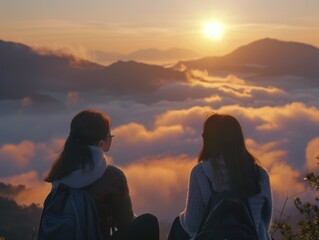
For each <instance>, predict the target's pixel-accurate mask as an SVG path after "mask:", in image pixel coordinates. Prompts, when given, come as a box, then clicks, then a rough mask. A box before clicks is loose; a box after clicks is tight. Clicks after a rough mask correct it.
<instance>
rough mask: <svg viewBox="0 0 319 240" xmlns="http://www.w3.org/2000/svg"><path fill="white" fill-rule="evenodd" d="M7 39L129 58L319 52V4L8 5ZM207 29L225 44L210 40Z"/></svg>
mask: <svg viewBox="0 0 319 240" xmlns="http://www.w3.org/2000/svg"><path fill="white" fill-rule="evenodd" d="M0 4H1V8H0V30H1V31H0V39H3V40H8V41H9V40H10V41H17V42H22V43H26V44H28V45H31V46H34V47H48V48H52V49H72V50H73V52H77V53H78V54H80V53H81V52H87V51H91V50H103V51H108V52H121V53H129V52H132V51H135V50H138V49H144V48H158V49H161V50H164V49H169V48H173V47H182V48H187V49H192V50H194V51H196V52H198V53H199V54H202V55H224V54H227V53H229V52H230V51H232V50H233V49H235V48H237V47H238V46H240V45H243V44H247V43H249V42H251V41H254V40H257V39H260V38H265V37H269V38H277V39H281V40H289V41H298V42H304V43H308V44H312V45H315V46H319V17H318V14H317V13H318V9H319V2H318V1H316V0H305V1H299V0H292V1H291V0H281V1H275V0H269V1H255V0H236V1H229V0H228V1H214V0H200V1H195V0H190V1H182V0H162V1H147V0H134V1H130V0H118V1H101V0H91V1H83V0H69V1H62V0H57V1H50V0H28V1H25V0H16V1H9V0H1V1H0ZM205 22H218V23H220V24H222V26H223V34H222V37H221V38H220V39H219V40H217V39H210V38H207V37H205V34H204V33H203V25H204V23H205Z"/></svg>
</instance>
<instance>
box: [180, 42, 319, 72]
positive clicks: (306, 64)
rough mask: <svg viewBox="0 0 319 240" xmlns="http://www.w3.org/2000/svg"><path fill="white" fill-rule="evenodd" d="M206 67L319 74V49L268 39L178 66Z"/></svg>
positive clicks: (228, 69)
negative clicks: (228, 52) (217, 55)
mask: <svg viewBox="0 0 319 240" xmlns="http://www.w3.org/2000/svg"><path fill="white" fill-rule="evenodd" d="M181 65H184V66H186V67H188V68H196V69H206V70H207V71H209V72H211V73H214V72H218V71H228V72H255V73H259V74H262V75H285V74H287V75H297V76H304V77H318V76H319V49H318V48H317V47H314V46H311V45H307V44H303V43H297V42H284V41H279V40H275V39H270V38H265V39H261V40H258V41H255V42H252V43H250V44H248V45H245V46H242V47H239V48H237V49H236V50H234V51H233V52H231V53H230V54H227V55H225V56H223V57H205V58H201V59H197V60H193V61H181V62H179V63H178V64H177V65H175V67H177V68H178V67H180V66H181Z"/></svg>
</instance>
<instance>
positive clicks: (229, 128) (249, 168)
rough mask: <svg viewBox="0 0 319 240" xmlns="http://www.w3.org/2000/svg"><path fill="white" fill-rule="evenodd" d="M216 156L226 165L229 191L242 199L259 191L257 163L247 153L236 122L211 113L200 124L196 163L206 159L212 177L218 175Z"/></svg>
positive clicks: (231, 117)
mask: <svg viewBox="0 0 319 240" xmlns="http://www.w3.org/2000/svg"><path fill="white" fill-rule="evenodd" d="M220 157H222V158H223V159H224V161H225V163H226V168H227V172H228V178H229V183H230V187H231V190H232V191H234V192H236V193H238V194H240V195H242V196H246V197H250V196H252V195H255V194H258V193H259V192H260V191H261V189H260V185H259V179H260V167H259V164H258V160H257V159H256V158H255V157H254V156H253V155H252V154H250V153H249V151H248V150H247V148H246V145H245V141H244V135H243V132H242V129H241V126H240V124H239V122H238V121H237V119H236V118H234V117H233V116H230V115H227V114H212V115H210V116H209V117H208V118H207V119H206V121H205V123H204V130H203V148H202V150H201V152H200V154H199V158H198V161H199V162H200V161H202V160H203V161H206V160H210V161H211V163H212V167H213V169H214V174H220V173H221V171H220V169H219V165H218V164H217V159H219V158H220Z"/></svg>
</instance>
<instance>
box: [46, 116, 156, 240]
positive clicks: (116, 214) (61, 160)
mask: <svg viewBox="0 0 319 240" xmlns="http://www.w3.org/2000/svg"><path fill="white" fill-rule="evenodd" d="M113 137H114V135H112V134H111V120H110V118H109V117H108V116H107V115H106V114H104V113H102V112H100V111H96V110H84V111H82V112H80V113H78V114H77V115H76V116H75V117H74V118H73V119H72V121H71V126H70V133H69V136H68V137H67V139H66V141H65V144H64V146H63V150H62V152H61V153H60V155H59V156H58V157H57V159H56V161H55V162H54V164H53V166H52V168H51V170H50V172H49V174H48V176H47V177H46V179H45V180H46V181H47V182H50V183H52V187H53V189H54V188H57V187H58V186H59V184H61V183H62V184H64V185H67V186H68V187H70V188H75V189H79V188H86V189H88V190H89V191H90V192H91V193H93V196H94V199H95V203H96V208H97V212H98V218H99V219H98V222H99V225H100V231H101V234H102V235H103V237H104V238H105V239H116V240H121V239H145V240H146V239H149V240H156V239H159V229H158V228H159V227H158V221H157V218H156V217H155V216H153V215H151V214H144V215H141V216H139V217H136V218H135V217H134V214H133V209H132V203H131V198H130V195H129V188H128V184H127V180H126V177H125V175H124V173H123V172H122V171H121V170H120V169H119V168H117V167H116V166H112V165H109V164H107V161H106V157H105V155H104V153H105V152H108V151H109V149H110V147H111V143H112V138H113ZM113 227H115V228H116V229H117V231H116V232H115V233H113V234H112V236H111V229H113Z"/></svg>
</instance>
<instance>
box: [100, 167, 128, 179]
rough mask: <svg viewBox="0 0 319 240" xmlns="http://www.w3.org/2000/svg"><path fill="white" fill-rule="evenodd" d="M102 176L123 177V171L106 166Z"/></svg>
mask: <svg viewBox="0 0 319 240" xmlns="http://www.w3.org/2000/svg"><path fill="white" fill-rule="evenodd" d="M104 174H107V175H112V176H114V177H125V174H124V172H123V170H121V169H120V168H119V167H116V166H114V165H107V167H106V169H105V173H104Z"/></svg>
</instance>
